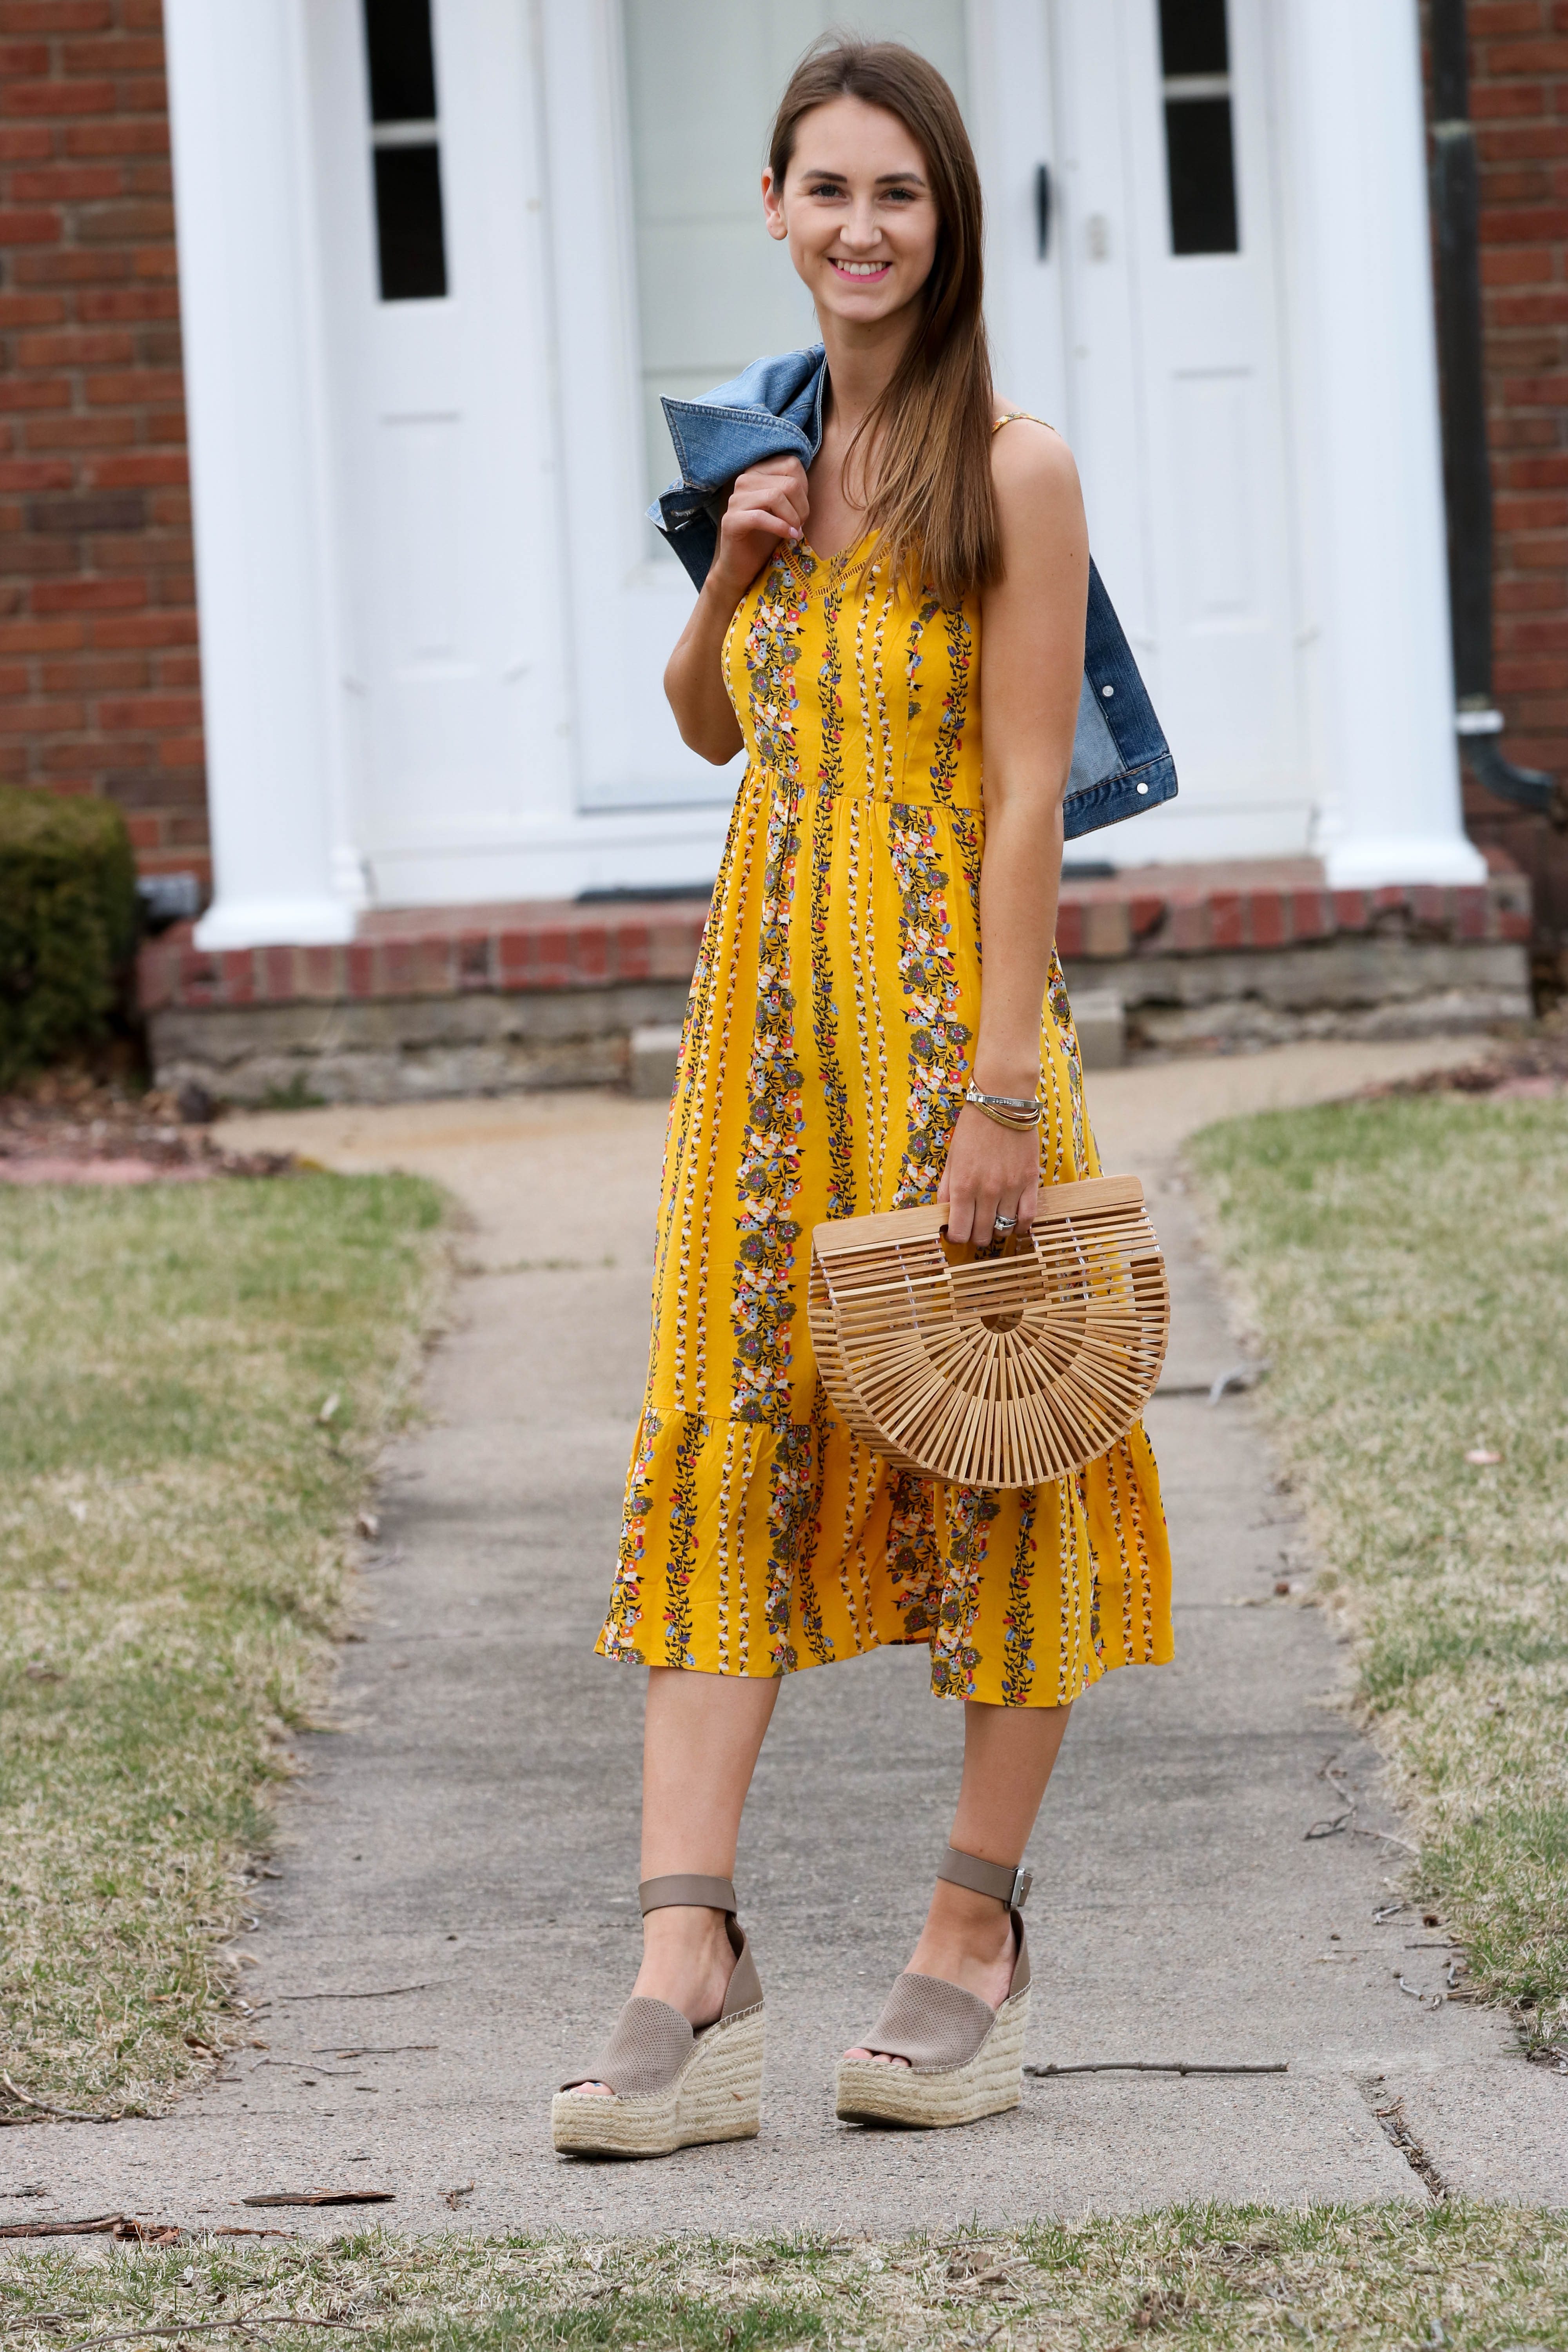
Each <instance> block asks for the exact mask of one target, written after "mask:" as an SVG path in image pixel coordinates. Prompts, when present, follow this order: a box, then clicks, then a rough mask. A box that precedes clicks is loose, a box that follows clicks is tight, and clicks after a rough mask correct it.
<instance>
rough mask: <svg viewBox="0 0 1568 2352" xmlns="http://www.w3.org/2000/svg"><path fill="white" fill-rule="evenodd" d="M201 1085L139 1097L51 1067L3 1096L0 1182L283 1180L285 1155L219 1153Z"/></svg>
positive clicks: (289, 1161)
mask: <svg viewBox="0 0 1568 2352" xmlns="http://www.w3.org/2000/svg"><path fill="white" fill-rule="evenodd" d="M213 1109H214V1107H213V1105H212V1104H211V1103H210V1102H209V1101H208V1100H207V1098H206V1097H205V1095H203V1094H202V1092H201V1090H200V1088H199V1087H186V1088H184V1090H183V1091H182V1093H181V1094H180V1095H178V1096H175V1095H174V1094H171V1093H166V1092H161V1091H159V1090H157V1089H153V1091H152V1092H150V1093H147V1094H142V1095H134V1094H131V1093H128V1092H127V1091H126V1090H125V1089H124V1088H122V1087H118V1086H115V1085H113V1084H111V1083H109V1082H106V1081H105V1080H103V1079H101V1078H96V1077H91V1076H85V1075H82V1074H77V1073H69V1074H65V1073H60V1072H54V1071H51V1072H50V1073H48V1074H47V1076H44V1077H41V1078H38V1079H36V1080H35V1081H34V1082H33V1084H32V1085H31V1086H30V1087H26V1089H24V1090H23V1091H21V1092H19V1093H16V1094H10V1095H0V1184H157V1183H164V1184H167V1183H190V1182H192V1181H199V1180H201V1179H203V1178H205V1177H208V1176H284V1175H288V1174H289V1172H290V1171H292V1170H293V1169H294V1167H295V1165H296V1161H295V1160H294V1156H293V1154H292V1153H291V1152H287V1151H226V1150H224V1149H223V1146H222V1144H221V1142H219V1141H218V1139H217V1138H216V1136H215V1134H214V1131H213V1125H212V1121H213Z"/></svg>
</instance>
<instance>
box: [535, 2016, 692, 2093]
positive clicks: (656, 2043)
mask: <svg viewBox="0 0 1568 2352" xmlns="http://www.w3.org/2000/svg"><path fill="white" fill-rule="evenodd" d="M695 2038H696V2037H695V2036H694V2035H693V2033H692V2031H691V2027H690V2024H689V2021H687V2020H686V2019H685V2018H684V2017H682V2015H681V2013H680V2011H679V2010H678V2009H672V2008H671V2007H670V2005H669V2003H668V2001H667V2000H647V1999H646V1998H645V1997H644V1996H643V1995H642V1994H640V1993H637V1994H634V1995H633V1997H632V1999H631V2000H628V2001H627V2003H626V2007H625V2009H623V2010H622V2011H621V2013H620V2015H619V2017H617V2018H616V2022H615V2026H614V2029H613V2031H612V2032H611V2034H610V2038H609V2041H608V2042H606V2043H605V2054H604V2056H603V2057H602V2058H601V2059H600V2060H599V2062H598V2063H597V2064H596V2065H594V2066H590V2067H589V2068H588V2069H587V2071H586V2073H584V2074H574V2075H573V2077H572V2079H571V2081H570V2082H569V2083H563V2084H562V2085H561V2087H562V2089H563V2091H574V2090H576V2089H578V2088H579V2087H580V2085H581V2084H584V2083H607V2084H609V2087H610V2089H611V2090H612V2091H614V2093H615V2094H616V2097H617V2098H618V2099H645V2098H647V2097H649V2096H650V2095H652V2094H653V2093H654V2092H656V2091H663V2090H666V2089H668V2086H669V2084H671V2083H672V2082H673V2081H674V2079H675V2077H676V2075H677V2074H679V2072H680V2069H681V2068H682V2066H684V2065H685V2063H686V2061H687V2059H688V2058H689V2056H690V2054H691V2044H692V2042H693V2041H694V2039H695Z"/></svg>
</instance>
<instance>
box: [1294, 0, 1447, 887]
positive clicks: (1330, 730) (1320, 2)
mask: <svg viewBox="0 0 1568 2352" xmlns="http://www.w3.org/2000/svg"><path fill="white" fill-rule="evenodd" d="M1276 26H1277V34H1278V38H1279V44H1280V47H1279V55H1278V59H1277V64H1278V68H1279V73H1278V82H1277V87H1278V89H1279V95H1280V98H1281V100H1282V106H1283V112H1284V118H1285V119H1284V125H1283V128H1284V131H1285V135H1286V140H1287V148H1288V161H1287V175H1286V177H1287V187H1288V210H1289V222H1288V234H1289V245H1290V250H1291V265H1292V266H1291V273H1290V276H1291V284H1290V297H1291V299H1290V314H1291V316H1290V331H1291V341H1292V344H1293V351H1292V360H1293V368H1292V373H1293V376H1294V380H1295V385H1296V391H1297V397H1298V402H1299V409H1298V415H1297V417H1296V419H1295V424H1296V428H1297V436H1298V443H1299V446H1300V449H1301V453H1302V471H1301V481H1302V509H1303V520H1304V527H1305V536H1306V573H1307V582H1306V586H1307V599H1306V604H1307V614H1308V618H1309V628H1308V631H1307V633H1306V634H1307V637H1308V641H1309V645H1310V652H1309V656H1308V667H1309V675H1310V677H1311V678H1312V680H1313V687H1314V692H1313V703H1314V714H1313V715H1314V718H1315V721H1316V726H1315V730H1314V731H1315V733H1316V736H1317V745H1318V766H1319V769H1320V778H1321V791H1322V805H1323V822H1322V827H1321V835H1320V839H1319V844H1318V846H1319V847H1320V849H1321V855H1322V856H1323V857H1324V859H1325V861H1326V863H1327V866H1328V871H1329V878H1330V880H1331V882H1332V883H1334V884H1336V885H1339V886H1341V887H1355V886H1361V887H1368V886H1376V885H1378V884H1382V883H1389V882H1470V881H1477V880H1479V879H1480V878H1481V877H1482V876H1483V875H1484V873H1485V871H1486V866H1485V861H1484V860H1483V859H1482V857H1481V856H1480V854H1479V851H1478V850H1477V849H1476V848H1475V847H1474V846H1473V845H1472V844H1471V843H1469V842H1468V841H1467V840H1466V838H1465V835H1464V830H1463V826H1462V823H1461V819H1460V813H1459V772H1458V757H1457V754H1456V751H1455V743H1454V688H1453V667H1452V656H1451V652H1450V644H1449V635H1448V592H1447V556H1446V545H1445V525H1444V512H1443V488H1442V466H1441V457H1440V438H1439V428H1438V413H1437V364H1436V330H1435V326H1434V320H1433V295H1432V266H1431V248H1430V243H1429V237H1428V231H1427V224H1426V140H1425V133H1424V130H1423V124H1422V111H1421V62H1420V46H1419V31H1418V26H1417V20H1416V0H1279V17H1278V18H1277V19H1276Z"/></svg>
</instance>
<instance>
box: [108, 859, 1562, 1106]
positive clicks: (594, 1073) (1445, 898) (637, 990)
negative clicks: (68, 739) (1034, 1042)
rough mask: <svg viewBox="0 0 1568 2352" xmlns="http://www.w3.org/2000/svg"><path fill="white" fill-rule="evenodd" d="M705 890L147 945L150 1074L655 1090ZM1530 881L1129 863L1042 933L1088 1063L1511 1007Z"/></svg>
mask: <svg viewBox="0 0 1568 2352" xmlns="http://www.w3.org/2000/svg"><path fill="white" fill-rule="evenodd" d="M706 911H707V902H706V900H705V899H702V898H687V899H673V900H664V899H630V900H616V901H614V902H611V903H607V904H603V903H601V904H584V903H581V902H575V903H574V902H561V901H535V902H532V903H530V904H520V905H510V906H477V907H410V908H383V909H378V910H376V911H375V912H374V913H370V914H367V915H365V916H363V918H362V919H361V920H360V924H359V927H358V931H357V934H356V936H355V938H354V939H353V940H351V941H350V942H348V943H347V944H346V945H344V946H342V947H289V946H277V947H256V948H246V949H235V950H226V951H225V952H223V953H221V954H209V953H207V952H205V950H202V949H199V948H198V947H196V945H195V941H194V939H193V937H192V934H191V927H190V926H189V925H182V926H179V927H177V928H176V929H174V930H171V931H168V932H165V933H164V934H163V936H162V937H161V938H159V939H157V940H152V941H150V942H149V943H148V944H147V945H146V946H145V947H144V948H143V949H142V955H141V960H140V968H139V969H140V982H141V998H142V1009H143V1012H144V1013H145V1014H146V1016H147V1024H148V1032H149V1035H150V1038H151V1041H152V1047H153V1066H154V1069H155V1071H156V1073H157V1076H158V1081H159V1083H160V1084H161V1085H174V1086H179V1085H181V1084H183V1083H184V1082H185V1081H186V1080H187V1079H189V1080H194V1081H195V1082H196V1083H198V1084H200V1085H201V1086H203V1087H205V1088H206V1090H207V1091H208V1092H209V1093H211V1094H212V1095H214V1096H215V1097H218V1098H219V1099H225V1100H230V1101H237V1102H251V1103H265V1102H268V1101H278V1100H308V1099H320V1100H326V1101H385V1100H395V1099H398V1098H405V1097H428V1096H437V1095H457V1094H497V1093H506V1092H511V1091H515V1090H519V1089H526V1088H532V1087H559V1086H583V1085H626V1084H627V1083H631V1084H634V1085H637V1086H638V1087H639V1088H645V1089H646V1088H647V1087H654V1088H657V1087H658V1086H660V1085H662V1084H663V1082H664V1081H663V1078H662V1077H661V1076H660V1075H659V1074H660V1073H661V1072H664V1071H665V1070H666V1069H667V1068H668V1065H669V1063H670V1061H671V1060H672V1048H671V1044H670V1035H669V1033H670V1031H671V1029H672V1027H673V1026H674V1025H676V1024H679V1020H680V1018H681V1014H682V1013H683V1010H684V1007H685V1000H686V992H687V988H688V985H689V981H690V977H691V972H692V968H693V965H694V964H695V962H696V959H697V951H698V946H699V943H700V939H701V934H702V923H703V918H704V915H705V913H706ZM1530 928H1531V915H1530V887H1529V884H1528V882H1527V881H1526V880H1525V877H1523V876H1522V875H1521V874H1520V873H1519V872H1518V871H1517V870H1515V869H1514V868H1513V867H1512V866H1510V864H1509V862H1508V861H1507V860H1506V859H1505V858H1503V857H1501V856H1497V857H1496V859H1495V864H1494V870H1493V871H1492V872H1491V873H1490V874H1489V877H1488V878H1487V879H1486V881H1484V882H1482V883H1479V884H1476V885H1475V886H1473V887H1469V886H1467V887H1444V888H1439V887H1427V886H1425V885H1412V886H1409V887H1401V888H1392V889H1383V890H1331V889H1330V888H1329V887H1328V886H1327V884H1326V882H1325V880H1324V878H1323V875H1322V870H1321V867H1320V866H1318V865H1316V864H1315V863H1314V862H1313V861H1311V860H1310V859H1304V858H1303V859H1279V860H1274V861H1269V862H1266V863H1265V862H1248V863H1246V864H1236V865H1227V866H1145V867H1140V868H1133V869H1130V870H1127V871H1124V872H1122V873H1121V874H1118V875H1116V876H1115V877H1111V878H1109V879H1106V880H1103V881H1068V882H1066V883H1065V884H1064V886H1063V888H1062V895H1061V905H1060V912H1059V915H1058V925H1057V940H1058V947H1059V949H1060V950H1061V953H1062V958H1063V961H1064V963H1065V964H1066V966H1067V971H1068V987H1069V990H1070V991H1071V992H1072V994H1073V996H1074V999H1075V1002H1076V1003H1078V1004H1079V1008H1080V1011H1081V1013H1082V1016H1083V1019H1082V1029H1081V1034H1082V1039H1083V1044H1084V1048H1085V1059H1086V1062H1087V1063H1088V1064H1089V1066H1091V1067H1092V1066H1095V1065H1096V1064H1100V1065H1104V1064H1107V1063H1113V1062H1115V1061H1117V1060H1119V1059H1120V1058H1121V1054H1122V1051H1123V1049H1124V1046H1125V1045H1126V1044H1127V1042H1128V1041H1129V1040H1131V1045H1132V1046H1133V1047H1134V1048H1138V1047H1145V1048H1146V1047H1150V1046H1152V1047H1156V1048H1163V1049H1169V1050H1192V1049H1194V1048H1201V1047H1205V1046H1206V1047H1211V1048H1212V1047H1216V1046H1217V1047H1234V1046H1238V1045H1259V1044H1268V1043H1273V1042H1277V1041H1279V1040H1283V1039H1286V1038H1289V1037H1294V1036H1347V1035H1368V1036H1373V1035H1376V1036H1401V1035H1412V1034H1431V1033H1433V1032H1434V1031H1436V1030H1444V1031H1450V1030H1463V1029H1478V1028H1486V1027H1490V1026H1495V1025H1496V1024H1499V1023H1502V1022H1516V1021H1521V1020H1524V1019H1527V1018H1528V1017H1529V1013H1530V991H1529V963H1528V941H1529V938H1530Z"/></svg>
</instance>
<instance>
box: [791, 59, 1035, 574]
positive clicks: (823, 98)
mask: <svg viewBox="0 0 1568 2352" xmlns="http://www.w3.org/2000/svg"><path fill="white" fill-rule="evenodd" d="M836 98H858V99H861V100H864V101H865V103H866V104H867V105H868V106H880V107H883V108H885V109H886V110H887V112H888V113H889V114H896V115H897V116H898V118H899V121H900V122H901V123H902V124H903V126H904V128H905V130H906V131H908V132H909V133H910V137H911V138H912V139H913V140H915V141H916V142H917V143H918V145H919V147H920V149H921V153H922V154H923V155H924V157H925V162H926V169H927V171H928V173H930V175H931V193H932V194H933V196H934V197H935V200H936V207H937V216H938V221H939V226H938V230H937V240H936V254H935V257H934V258H933V260H932V262H931V275H930V277H929V278H927V279H926V282H925V285H924V286H923V287H922V289H921V297H920V299H921V320H920V325H919V327H918V329H917V331H916V332H915V333H914V335H913V336H912V337H911V338H910V346H909V349H908V350H907V351H906V352H905V353H904V355H903V358H902V359H901V360H900V362H899V365H898V367H897V369H896V371H895V372H894V374H893V378H892V381H891V382H890V383H889V385H888V387H887V389H886V391H885V392H884V393H883V394H882V395H881V397H880V399H879V401H878V402H877V404H876V405H875V406H874V407H873V408H872V410H871V412H870V414H869V415H868V416H867V417H866V418H865V419H864V421H863V422H862V423H861V425H860V426H859V428H858V431H857V433H856V435H855V438H854V441H853V442H852V443H851V444H850V448H849V453H848V456H847V457H846V460H845V473H846V476H847V473H848V469H849V457H853V456H854V454H855V451H856V449H857V448H858V447H860V446H861V445H862V443H863V444H864V449H863V453H862V456H861V465H862V467H864V466H865V463H866V455H867V454H868V452H869V451H870V450H871V449H873V448H875V449H876V450H877V451H878V453H879V461H880V462H879V467H878V478H877V484H876V488H875V489H874V490H873V491H872V492H871V495H870V497H869V498H868V500H867V502H866V525H867V530H868V534H869V535H870V538H871V542H872V546H873V549H874V551H875V552H876V554H877V556H878V558H879V560H880V561H883V562H887V564H888V566H889V570H890V572H891V573H892V574H893V576H894V577H895V578H897V577H899V576H900V575H901V576H902V578H903V580H904V581H905V583H906V584H907V585H908V586H909V587H910V589H911V590H913V589H918V588H919V586H920V585H921V582H922V581H926V582H929V583H931V587H932V588H934V590H935V591H936V593H937V594H938V595H939V596H940V597H941V598H942V602H943V603H944V604H957V603H958V602H959V601H960V599H961V598H963V596H965V595H969V594H972V593H973V592H974V591H975V590H976V589H979V588H984V587H986V586H988V585H989V584H990V583H992V582H993V581H994V580H995V579H996V578H997V577H998V575H999V573H1000V571H1001V535H1000V530H999V527H998V523H997V519H996V496H995V491H994V488H993V486H992V480H991V427H992V419H993V416H994V400H993V395H992V390H991V359H990V353H989V352H988V350H987V348H986V341H985V321H984V309H983V299H982V298H983V293H984V284H983V277H984V272H983V264H982V258H981V239H982V217H983V215H982V202H981V194H980V174H979V173H978V172H977V171H976V169H975V166H974V151H973V148H972V147H971V146H970V143H969V133H968V131H966V130H965V129H964V127H963V115H962V114H960V112H959V110H958V100H956V99H955V98H954V97H953V94H952V90H951V89H949V87H948V85H947V83H946V82H945V81H944V80H943V79H942V75H941V74H939V73H938V71H937V69H936V68H935V67H934V66H933V65H931V64H930V63H929V62H928V61H927V59H926V58H922V57H921V56H920V55H919V54H918V52H917V51H915V50H914V49H909V48H905V47H903V45H902V43H901V42H899V41H861V40H857V39H856V38H854V37H853V36H849V35H845V34H838V33H829V34H826V35H824V37H823V38H822V39H821V40H820V41H818V42H816V43H814V44H813V46H812V47H810V48H809V49H808V50H807V51H806V53H805V57H804V58H802V59H801V61H800V63H799V65H797V66H796V68H795V71H794V73H793V74H791V76H790V78H789V84H788V87H787V88H786V89H785V91H784V96H783V98H782V99H781V100H779V110H778V113H777V114H776V115H775V117H774V118H773V132H772V135H771V137H770V139H769V142H768V163H769V164H770V166H771V168H772V171H773V186H774V187H775V189H779V190H782V189H783V186H784V175H785V173H787V171H788V169H789V166H790V163H791V161H792V159H793V156H794V153H795V134H796V132H797V131H798V130H799V128H800V122H801V118H802V116H803V115H805V114H808V113H809V112H810V111H811V110H812V108H813V107H816V106H825V105H826V104H827V103H828V102H829V100H833V99H836Z"/></svg>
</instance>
